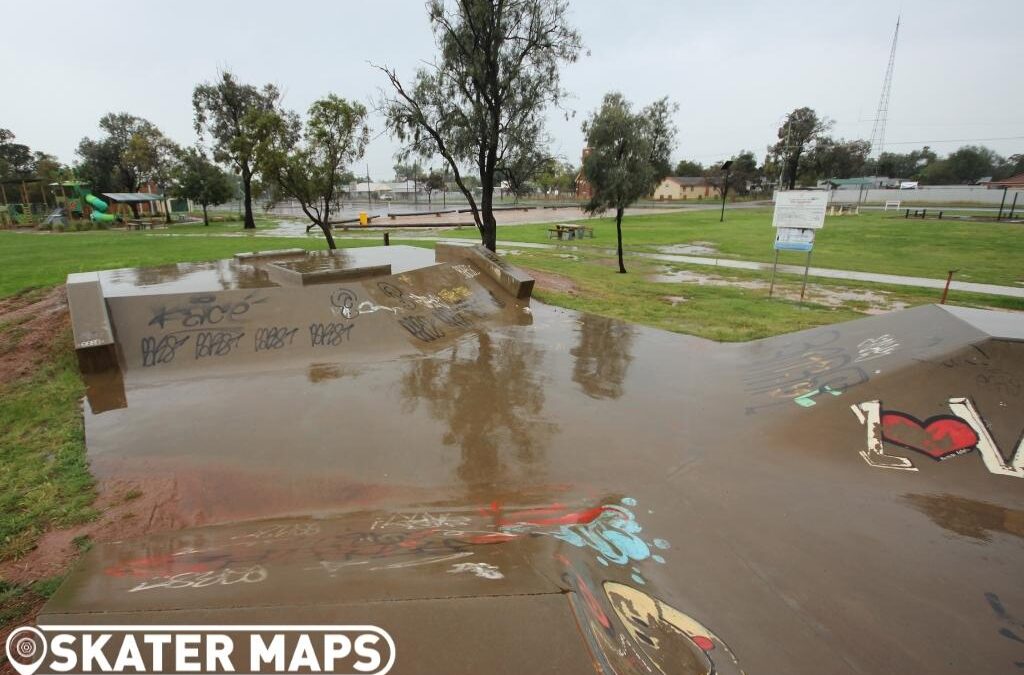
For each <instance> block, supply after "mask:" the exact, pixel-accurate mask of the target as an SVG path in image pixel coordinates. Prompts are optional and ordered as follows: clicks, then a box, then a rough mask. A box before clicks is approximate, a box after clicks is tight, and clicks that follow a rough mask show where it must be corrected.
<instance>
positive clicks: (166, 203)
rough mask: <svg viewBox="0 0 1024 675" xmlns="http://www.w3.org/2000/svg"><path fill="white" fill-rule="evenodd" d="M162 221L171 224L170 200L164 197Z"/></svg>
mask: <svg viewBox="0 0 1024 675" xmlns="http://www.w3.org/2000/svg"><path fill="white" fill-rule="evenodd" d="M164 216H165V218H164V222H165V223H167V224H168V225H170V224H171V200H170V199H164Z"/></svg>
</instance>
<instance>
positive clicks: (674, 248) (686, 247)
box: [658, 241, 718, 255]
mask: <svg viewBox="0 0 1024 675" xmlns="http://www.w3.org/2000/svg"><path fill="white" fill-rule="evenodd" d="M658 253H674V254H676V255H716V254H717V253H718V248H716V247H715V244H714V242H711V241H694V242H691V243H689V244H672V245H671V246H659V247H658Z"/></svg>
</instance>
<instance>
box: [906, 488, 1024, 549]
mask: <svg viewBox="0 0 1024 675" xmlns="http://www.w3.org/2000/svg"><path fill="white" fill-rule="evenodd" d="M903 499H904V500H905V501H907V502H909V503H910V505H911V506H913V507H914V508H915V509H917V510H918V511H920V512H921V513H923V514H924V515H926V516H928V517H929V518H930V519H931V521H932V522H933V523H935V524H936V525H938V526H939V527H941V528H944V529H946V530H949V531H950V532H955V533H957V534H959V535H962V536H964V537H970V538H971V539H978V540H981V541H991V540H992V537H991V533H992V532H999V533H1001V534H1012V535H1014V536H1016V537H1024V511H1018V510H1016V509H1008V508H1004V507H1002V506H996V505H995V504H989V503H987V502H981V501H976V500H974V499H967V498H965V497H957V496H955V495H948V494H939V495H922V494H907V495H904V496H903Z"/></svg>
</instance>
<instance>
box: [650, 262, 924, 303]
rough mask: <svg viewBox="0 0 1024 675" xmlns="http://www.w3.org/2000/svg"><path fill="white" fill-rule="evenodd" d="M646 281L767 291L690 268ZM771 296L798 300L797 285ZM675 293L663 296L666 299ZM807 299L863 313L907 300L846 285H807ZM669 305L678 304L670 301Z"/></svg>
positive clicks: (756, 282) (758, 283)
mask: <svg viewBox="0 0 1024 675" xmlns="http://www.w3.org/2000/svg"><path fill="white" fill-rule="evenodd" d="M647 279H648V281H654V282H657V283H665V284H669V283H684V284H686V283H689V284H697V285H699V286H728V287H730V288H742V289H745V290H751V291H766V292H767V290H768V287H769V283H768V282H767V281H762V280H760V279H746V280H742V279H729V278H727V277H721V276H718V275H716V274H700V273H698V272H691V271H689V270H671V269H670V268H664V270H663V271H662V272H660V273H658V274H651V275H649V276H648V277H647ZM774 296H775V297H778V298H783V299H786V300H799V299H800V287H799V286H796V285H783V284H778V283H777V284H776V285H775V292H774ZM674 297H677V296H666V300H669V301H670V302H671V300H670V298H674ZM804 299H805V300H806V301H807V302H813V303H815V304H818V305H825V306H826V307H834V308H838V307H847V306H848V305H849V304H850V303H854V304H855V305H857V306H856V307H853V308H852V309H856V310H857V311H861V312H864V313H865V314H885V313H886V312H895V311H897V310H900V309H906V308H907V307H908V305H907V303H905V302H900V301H899V300H893V299H892V298H891V297H890V295H889V293H886V292H885V291H870V290H866V289H862V288H847V287H844V286H823V285H821V284H807V293H806V295H805V296H804ZM672 304H677V303H676V302H673V303H672Z"/></svg>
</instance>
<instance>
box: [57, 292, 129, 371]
mask: <svg viewBox="0 0 1024 675" xmlns="http://www.w3.org/2000/svg"><path fill="white" fill-rule="evenodd" d="M67 293H68V307H69V308H70V310H71V330H72V332H73V333H74V341H75V354H76V356H77V357H78V367H79V370H81V371H82V372H83V373H95V372H99V371H102V370H106V369H108V368H112V367H116V365H117V348H116V346H115V345H114V330H113V328H111V326H110V315H109V314H108V313H107V302H106V300H104V298H103V287H102V286H101V285H100V275H99V274H98V273H96V272H76V273H73V274H69V275H68V279H67Z"/></svg>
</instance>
